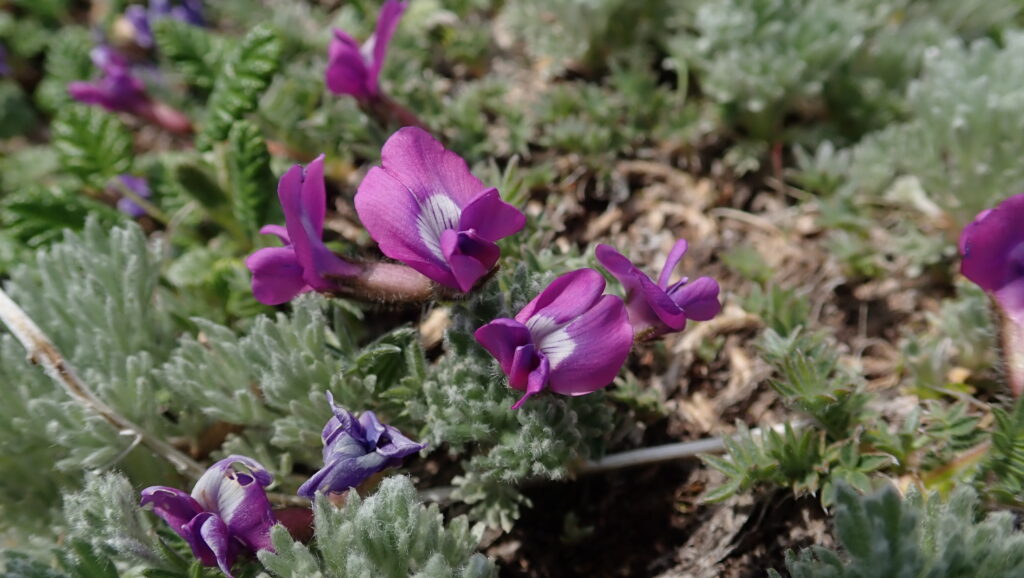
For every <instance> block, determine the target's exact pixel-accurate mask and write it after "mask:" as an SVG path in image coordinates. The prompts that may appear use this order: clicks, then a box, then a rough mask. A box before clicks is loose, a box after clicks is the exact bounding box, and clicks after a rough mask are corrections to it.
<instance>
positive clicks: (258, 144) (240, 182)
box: [228, 120, 275, 234]
mask: <svg viewBox="0 0 1024 578" xmlns="http://www.w3.org/2000/svg"><path fill="white" fill-rule="evenodd" d="M228 143H229V150H230V155H231V157H230V159H229V161H228V171H229V174H230V177H231V194H232V201H233V204H234V211H235V219H237V220H238V222H239V223H241V225H242V226H243V227H244V228H245V229H246V230H247V231H248V232H249V233H250V234H255V232H256V231H257V230H258V229H259V228H260V227H261V226H262V225H263V224H264V222H265V220H266V215H267V208H268V207H269V206H270V204H271V201H272V200H273V199H274V191H275V184H274V173H272V172H271V170H270V154H269V153H268V152H267V145H266V143H265V142H264V141H263V134H262V133H261V132H260V129H259V127H258V126H256V125H255V124H253V123H251V122H249V121H246V120H242V121H239V122H236V123H235V125H234V126H232V127H231V130H230V132H228Z"/></svg>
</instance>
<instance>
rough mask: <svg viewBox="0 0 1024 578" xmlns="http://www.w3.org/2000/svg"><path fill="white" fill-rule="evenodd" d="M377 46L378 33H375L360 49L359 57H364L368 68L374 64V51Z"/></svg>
mask: <svg viewBox="0 0 1024 578" xmlns="http://www.w3.org/2000/svg"><path fill="white" fill-rule="evenodd" d="M376 46H377V33H373V34H371V35H370V37H369V38H367V39H366V42H364V43H363V45H362V46H360V47H359V56H362V57H363V62H365V63H366V66H370V65H372V64H373V49H374V48H375V47H376Z"/></svg>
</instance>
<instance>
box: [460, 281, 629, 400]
mask: <svg viewBox="0 0 1024 578" xmlns="http://www.w3.org/2000/svg"><path fill="white" fill-rule="evenodd" d="M604 288H605V282H604V277H602V276H601V274H600V273H598V272H597V271H595V270H593V269H579V270H576V271H571V272H569V273H566V274H565V275H562V276H561V277H558V278H557V279H555V280H554V281H552V282H551V284H550V285H548V287H547V288H546V289H544V291H542V292H541V293H540V295H537V297H535V298H534V299H533V301H531V302H530V303H529V304H527V305H526V307H524V308H523V309H522V311H520V312H519V313H518V314H517V315H516V316H515V319H508V318H502V319H495V320H494V321H492V322H490V323H488V324H487V325H484V326H483V327H481V328H480V329H477V330H476V333H475V334H474V336H475V337H476V340H477V341H478V342H479V343H480V345H482V346H483V347H484V348H485V349H487V351H489V352H490V353H491V355H493V356H494V357H495V359H497V360H498V363H499V364H500V365H501V370H502V371H503V372H505V375H506V376H508V384H509V387H512V388H513V389H516V390H519V391H523V392H525V394H524V395H523V396H522V398H520V399H519V401H517V402H516V403H515V405H513V406H512V409H518V408H519V406H521V405H522V404H523V402H524V401H526V399H527V398H529V397H530V396H532V395H536V394H537V393H540V392H541V391H543V390H545V389H549V390H551V391H553V392H555V393H560V394H562V395H584V394H587V393H592V392H594V391H597V390H598V389H601V388H603V387H605V386H607V385H608V384H610V383H611V382H612V380H613V379H615V376H616V375H618V373H619V370H620V369H621V368H622V365H623V363H625V362H626V358H627V357H628V356H629V350H630V348H631V347H632V343H633V328H632V326H630V324H629V317H628V316H627V314H626V307H625V305H623V303H622V299H619V298H618V297H615V296H614V295H604V296H602V293H603V292H604Z"/></svg>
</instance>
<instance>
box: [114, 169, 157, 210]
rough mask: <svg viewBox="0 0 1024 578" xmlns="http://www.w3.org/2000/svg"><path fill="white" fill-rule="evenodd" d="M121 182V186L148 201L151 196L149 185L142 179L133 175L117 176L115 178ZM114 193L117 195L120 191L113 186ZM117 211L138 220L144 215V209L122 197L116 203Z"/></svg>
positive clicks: (126, 197) (129, 199)
mask: <svg viewBox="0 0 1024 578" xmlns="http://www.w3.org/2000/svg"><path fill="white" fill-rule="evenodd" d="M117 179H118V180H119V181H121V185H123V186H125V187H127V188H129V189H131V191H132V192H133V193H135V194H136V195H138V196H140V197H142V198H143V199H148V198H150V197H151V196H153V192H152V191H151V190H150V189H149V183H148V182H147V181H146V179H144V178H142V177H136V176H133V175H119V176H118V177H117ZM114 190H115V191H117V192H118V194H122V192H121V190H120V189H119V188H117V187H116V186H115V189H114ZM117 210H118V211H121V212H122V213H124V214H126V215H128V216H129V217H132V218H135V219H138V218H139V217H141V216H143V215H145V214H146V209H144V208H142V207H141V206H139V205H138V203H136V202H135V201H133V200H132V199H131V198H130V197H128V196H122V197H121V198H120V199H118V201H117Z"/></svg>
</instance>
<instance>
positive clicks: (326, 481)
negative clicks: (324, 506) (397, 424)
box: [298, 392, 427, 498]
mask: <svg viewBox="0 0 1024 578" xmlns="http://www.w3.org/2000/svg"><path fill="white" fill-rule="evenodd" d="M327 403H329V404H330V406H331V411H333V412H334V417H332V418H331V419H329V420H328V421H327V424H326V425H325V426H324V430H323V433H322V437H323V440H324V467H323V468H322V469H321V470H320V471H318V472H317V473H315V474H313V477H311V478H309V479H308V480H306V483H304V484H302V486H301V487H300V488H299V492H298V494H299V495H300V496H306V497H307V498H312V497H313V496H314V495H315V494H316V492H317V491H320V492H323V493H325V494H326V493H328V492H344V491H345V490H348V489H349V488H354V487H356V486H358V485H359V484H361V483H363V481H365V480H366V479H367V478H369V477H370V476H372V475H373V474H375V473H377V472H379V471H382V470H385V469H387V468H393V467H397V466H400V465H401V464H402V459H403V458H405V457H406V456H409V455H412V454H414V453H416V452H418V451H420V450H422V449H423V448H425V447H427V444H418V443H416V442H414V441H412V440H411V439H409V438H407V437H405V436H404V435H402V432H400V431H398V429H397V428H394V427H391V426H389V425H384V424H382V423H380V420H378V419H377V416H376V415H375V414H374V413H373V412H372V411H366V412H363V414H362V415H361V416H359V418H358V419H356V417H355V416H354V415H352V414H351V413H349V412H348V411H347V410H346V409H345V408H342V407H339V406H337V405H335V404H334V396H333V395H331V393H330V392H327Z"/></svg>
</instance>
